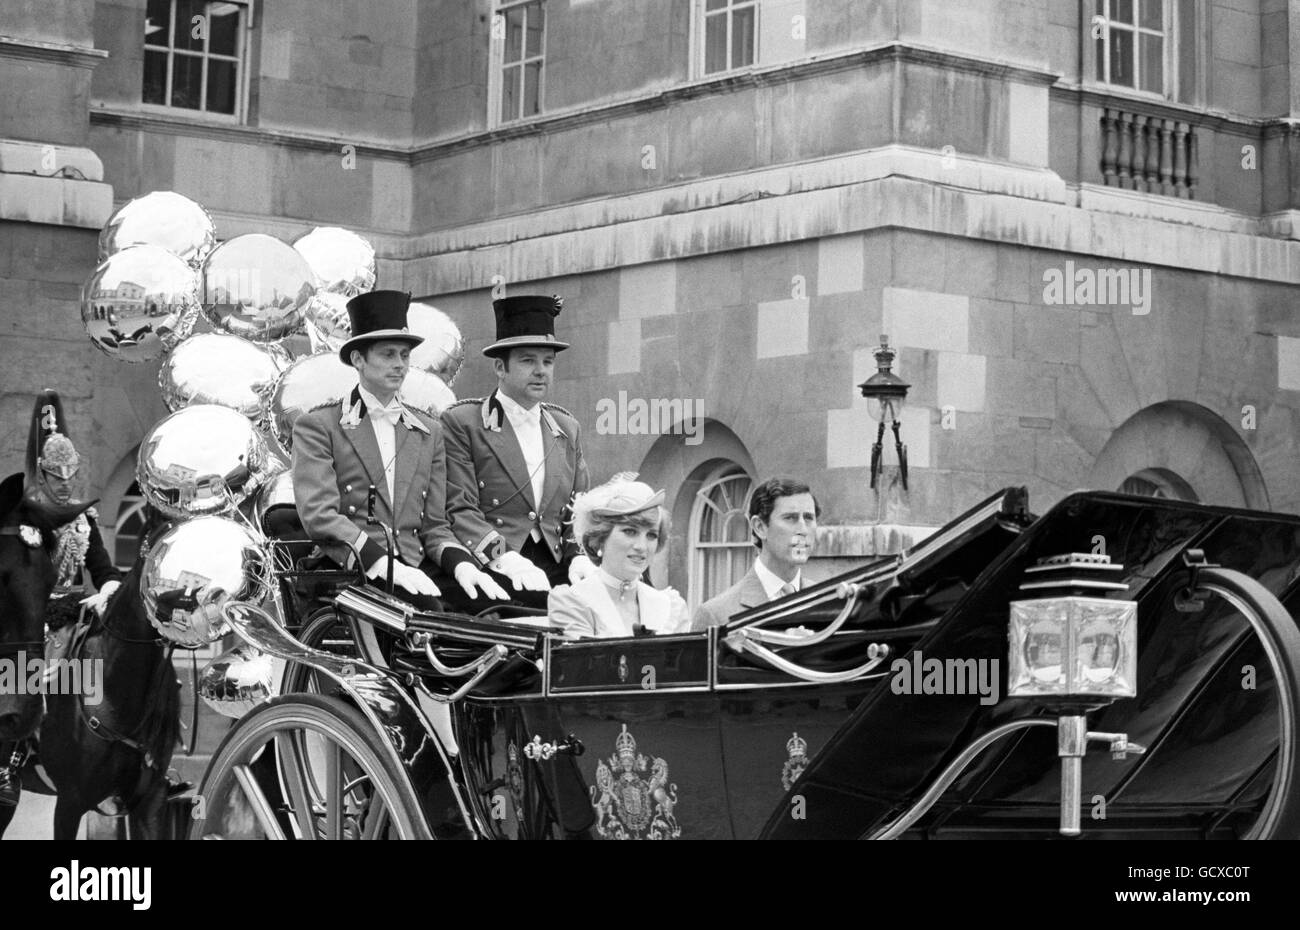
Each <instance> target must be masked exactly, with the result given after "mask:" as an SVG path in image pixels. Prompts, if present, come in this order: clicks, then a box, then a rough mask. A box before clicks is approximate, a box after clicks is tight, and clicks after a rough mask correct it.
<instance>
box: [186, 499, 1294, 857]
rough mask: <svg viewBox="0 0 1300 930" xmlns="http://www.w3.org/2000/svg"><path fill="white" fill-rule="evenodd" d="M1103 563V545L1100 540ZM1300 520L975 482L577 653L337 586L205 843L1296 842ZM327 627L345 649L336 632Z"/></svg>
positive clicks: (207, 780)
mask: <svg viewBox="0 0 1300 930" xmlns="http://www.w3.org/2000/svg"><path fill="white" fill-rule="evenodd" d="M1103 553H1104V554H1103ZM1298 577H1300V518H1297V517H1292V516H1285V515H1279V514H1270V513H1259V512H1251V511H1244V510H1232V509H1226V508H1219V507H1210V506H1203V505H1198V504H1188V503H1183V502H1177V501H1169V500H1158V499H1150V498H1136V497H1127V496H1122V495H1117V494H1109V493H1101V492H1088V493H1076V494H1073V495H1071V496H1069V497H1067V498H1066V499H1065V500H1063V501H1061V502H1060V503H1059V504H1057V505H1056V506H1055V507H1054V508H1052V509H1051V511H1050V512H1049V513H1047V514H1046V515H1044V516H1042V517H1035V516H1034V515H1033V514H1031V513H1030V512H1029V511H1028V509H1027V500H1026V496H1025V494H1024V492H1023V490H1017V489H1010V490H1007V491H1004V492H1002V493H1000V494H997V495H994V496H993V497H991V498H989V499H988V500H987V501H985V502H984V503H983V504H981V505H980V506H978V507H976V508H974V509H973V510H971V511H969V512H967V513H966V514H963V515H962V516H961V517H959V518H957V519H956V520H954V521H953V522H952V523H950V524H949V525H948V526H946V527H944V528H943V529H942V530H940V531H938V532H937V533H936V534H935V535H934V536H932V537H931V538H930V539H929V540H927V541H926V542H924V543H923V544H921V545H919V546H917V547H915V548H913V549H912V550H910V551H909V552H907V553H905V554H903V555H901V556H896V557H888V558H883V559H881V560H879V561H876V562H873V563H871V564H868V565H866V566H864V567H862V568H859V569H857V570H854V571H852V572H849V573H847V574H844V575H842V576H840V577H838V578H834V579H831V580H829V581H826V582H823V583H821V584H818V585H816V586H814V587H812V588H810V589H806V590H804V591H801V592H798V593H796V594H793V595H790V596H788V597H786V598H783V599H781V600H779V601H776V602H773V603H771V604H767V605H764V606H762V607H759V608H754V609H752V610H749V611H747V612H745V613H743V614H739V615H737V616H735V617H732V618H731V619H730V621H729V623H728V624H727V625H726V626H724V627H719V628H715V629H712V630H709V631H707V632H701V633H694V634H684V635H672V636H656V637H639V638H633V639H603V640H581V641H570V640H564V639H560V638H558V637H557V636H555V635H554V634H553V633H551V632H549V631H548V626H547V624H546V620H545V618H544V617H518V618H514V619H510V618H508V617H504V616H498V617H496V618H491V617H483V618H470V617H463V616H459V615H452V614H436V615H431V614H421V613H418V612H414V611H413V610H412V609H411V608H410V607H408V606H407V605H405V604H404V603H402V602H400V601H397V600H394V599H392V598H390V597H389V596H387V595H385V594H384V593H383V592H382V591H380V590H378V589H376V588H373V587H367V586H359V585H350V586H346V587H343V588H342V590H341V591H340V592H339V593H338V594H337V596H336V597H335V598H334V599H333V606H332V608H331V609H330V610H328V611H326V612H324V613H323V614H322V615H321V616H320V617H318V618H317V620H316V622H315V624H314V625H315V628H316V629H317V630H318V631H319V630H322V629H330V630H333V631H334V632H335V634H336V640H335V641H337V642H344V643H350V644H351V645H350V648H348V649H342V650H339V649H334V650H333V651H331V649H328V648H311V647H308V646H305V645H304V643H303V642H302V640H303V639H306V640H309V641H314V642H320V641H321V637H320V636H319V635H316V634H313V635H311V636H307V635H305V634H303V633H302V631H301V629H299V630H298V632H299V633H300V634H301V635H300V637H295V636H294V635H291V633H290V632H288V630H287V629H286V627H285V626H284V625H282V624H281V623H280V622H279V620H277V618H275V617H273V616H272V615H271V614H269V613H267V612H266V611H264V610H262V609H260V608H258V607H256V606H253V605H249V604H242V603H237V602H230V603H227V604H226V606H225V607H224V613H225V615H226V618H227V619H228V620H229V621H230V623H231V625H232V626H233V628H234V629H235V631H236V632H237V633H238V635H239V636H240V637H241V638H242V639H243V640H245V641H246V642H247V643H249V644H250V645H252V646H254V647H256V648H257V649H260V650H264V651H266V652H268V653H271V654H273V655H275V656H278V657H280V658H281V659H283V660H286V661H287V662H288V663H289V673H288V674H287V675H286V683H287V688H286V689H284V690H288V688H293V689H296V690H292V691H289V692H288V693H282V694H281V695H280V696H278V697H276V698H274V699H272V700H270V701H268V702H266V703H264V704H262V705H260V706H258V707H257V708H256V709H254V710H252V711H251V712H250V713H248V714H247V715H246V716H244V717H243V718H242V719H241V720H239V721H238V722H237V723H236V725H235V726H234V728H233V729H232V730H231V731H230V733H229V734H228V735H227V737H226V739H225V741H224V742H223V744H222V745H221V747H220V749H219V750H218V751H217V753H216V754H215V755H214V756H213V759H212V762H211V763H210V765H209V768H208V770H207V773H206V774H205V777H204V779H203V784H202V786H201V788H200V790H199V795H200V803H198V804H197V805H196V807H195V809H194V812H193V813H194V817H195V822H194V825H193V831H192V832H193V836H195V837H218V836H220V837H226V838H235V837H275V838H301V837H312V838H315V837H330V838H363V839H368V838H392V837H402V838H407V837H410V838H429V837H435V838H487V839H506V838H511V839H514V838H517V839H539V838H554V839H563V838H597V839H600V838H604V839H677V838H681V839H706V838H707V839H723V838H751V837H753V838H757V837H762V838H850V837H855V838H891V837H906V838H960V837H986V836H1001V837H1049V836H1053V835H1060V834H1065V835H1074V834H1078V835H1081V836H1083V837H1097V838H1115V837H1187V838H1207V839H1209V838H1235V837H1240V838H1262V837H1296V836H1297V835H1300V789H1297V787H1296V777H1297V776H1296V768H1297V726H1296V720H1297V716H1296V715H1297V702H1298V701H1300V633H1298V632H1297V630H1296V624H1295V621H1294V620H1293V615H1294V613H1295V610H1296V607H1297V600H1298V599H1300V585H1298V584H1297V578H1298ZM339 630H344V631H350V636H343V637H337V632H338V631H339Z"/></svg>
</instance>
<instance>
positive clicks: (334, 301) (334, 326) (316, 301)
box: [307, 291, 352, 352]
mask: <svg viewBox="0 0 1300 930" xmlns="http://www.w3.org/2000/svg"><path fill="white" fill-rule="evenodd" d="M349 300H351V298H350V297H345V296H344V295H342V294H330V293H326V292H324V291H318V292H317V293H316V296H315V297H313V298H312V299H311V301H310V302H309V303H308V304H307V325H308V326H309V327H310V329H309V332H310V333H311V334H312V335H313V336H314V337H315V338H316V340H317V341H318V342H319V343H320V348H321V349H322V350H324V349H329V350H331V351H333V352H337V351H338V350H339V348H340V347H341V346H342V345H343V343H345V342H347V341H348V339H349V338H351V336H352V320H351V319H350V318H349V317H348V301H349Z"/></svg>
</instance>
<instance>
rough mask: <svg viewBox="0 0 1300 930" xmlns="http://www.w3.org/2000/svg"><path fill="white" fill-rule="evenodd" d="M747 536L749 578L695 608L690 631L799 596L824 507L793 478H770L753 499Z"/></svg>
mask: <svg viewBox="0 0 1300 930" xmlns="http://www.w3.org/2000/svg"><path fill="white" fill-rule="evenodd" d="M748 511H749V530H750V534H751V535H752V537H753V541H754V546H755V547H756V548H757V549H758V558H756V559H754V564H753V565H752V566H750V569H749V571H748V572H746V573H745V577H744V578H741V579H740V581H738V582H736V583H735V584H734V585H732V586H731V587H730V588H728V589H727V590H725V591H723V592H722V593H721V594H719V595H718V596H717V597H714V598H710V599H709V600H707V601H705V602H704V603H703V604H701V605H700V606H699V607H698V608H696V611H695V616H694V617H693V618H691V629H692V630H705V629H708V628H709V627H711V626H719V625H721V624H724V623H726V622H727V621H728V620H729V619H731V617H733V616H735V615H736V614H738V613H740V612H741V611H743V610H748V609H749V608H751V607H757V606H758V605H759V604H766V603H767V602H768V601H775V600H778V599H780V598H783V597H786V596H788V595H790V594H794V593H795V592H796V591H801V590H803V589H804V588H805V587H806V586H807V580H806V579H805V578H804V577H803V566H805V565H807V564H808V559H809V557H810V556H811V555H812V550H813V544H814V543H815V542H816V540H817V521H818V520H819V519H820V518H821V513H822V509H821V505H820V504H818V503H817V498H815V497H813V493H812V489H811V488H809V487H808V485H806V484H804V483H803V482H802V481H797V480H795V479H793V478H769V479H768V480H767V481H764V482H763V483H762V484H760V485H759V486H758V487H756V488H754V490H753V491H752V492H751V493H750V495H749V508H748Z"/></svg>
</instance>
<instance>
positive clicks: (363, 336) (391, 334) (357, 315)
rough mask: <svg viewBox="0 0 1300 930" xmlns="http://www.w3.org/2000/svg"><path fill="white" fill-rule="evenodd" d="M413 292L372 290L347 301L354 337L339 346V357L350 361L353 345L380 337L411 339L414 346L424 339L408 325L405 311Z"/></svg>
mask: <svg viewBox="0 0 1300 930" xmlns="http://www.w3.org/2000/svg"><path fill="white" fill-rule="evenodd" d="M410 306H411V295H410V294H408V293H407V292H406V291H371V292H370V293H369V294H358V295H357V296H356V297H353V298H352V299H351V300H349V301H348V319H350V320H351V321H352V338H350V339H349V340H348V341H347V342H345V343H343V345H341V346H340V347H339V358H340V359H342V360H343V364H344V365H351V364H352V360H351V355H352V350H353V349H360V348H361V347H362V346H364V345H366V344H367V343H370V342H376V341H378V340H380V339H396V340H398V341H399V342H408V343H410V344H411V348H415V347H416V346H418V345H419V344H420V343H422V342H424V337H423V336H417V335H416V334H415V333H413V332H411V331H410V330H409V329H408V328H407V326H406V311H407V310H409V309H410Z"/></svg>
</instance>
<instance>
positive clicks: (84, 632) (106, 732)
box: [68, 610, 176, 769]
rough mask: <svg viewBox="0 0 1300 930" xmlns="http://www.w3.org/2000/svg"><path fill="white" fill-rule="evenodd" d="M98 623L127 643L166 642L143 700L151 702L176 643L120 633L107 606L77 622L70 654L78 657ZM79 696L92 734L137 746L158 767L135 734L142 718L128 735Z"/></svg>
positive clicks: (149, 763) (80, 711)
mask: <svg viewBox="0 0 1300 930" xmlns="http://www.w3.org/2000/svg"><path fill="white" fill-rule="evenodd" d="M96 627H98V628H101V629H103V631H104V632H105V633H106V634H108V635H109V636H111V637H112V638H113V639H116V640H117V641H118V642H121V643H127V644H129V645H132V646H165V647H166V648H165V649H164V650H163V654H162V657H161V659H160V661H159V663H158V665H157V669H158V671H156V672H155V673H154V677H153V680H152V681H150V682H149V690H148V691H147V692H146V693H145V697H144V701H143V702H142V703H144V704H145V705H148V704H149V702H150V701H151V700H152V699H153V697H154V695H156V694H157V693H158V690H159V688H160V687H161V685H162V682H161V681H160V680H159V679H160V677H161V676H162V675H165V674H166V673H167V670H168V669H170V668H171V664H172V652H173V651H174V650H175V648H176V646H175V644H174V643H169V642H167V641H165V640H164V639H162V637H160V636H153V637H150V638H148V639H139V638H136V637H132V636H127V635H125V634H123V633H120V632H118V631H117V630H114V629H113V628H112V627H111V626H109V623H108V611H107V610H105V612H104V615H103V616H98V615H97V616H96V617H95V618H94V619H93V620H91V622H90V623H87V624H84V625H79V626H78V628H77V630H76V631H75V632H74V633H73V637H72V642H71V643H69V644H68V657H69V658H73V659H75V658H76V657H77V654H78V652H79V651H80V650H81V648H82V647H83V646H84V645H85V643H86V640H87V639H89V638H90V636H91V634H92V633H94V632H95V629H96ZM76 699H77V714H78V715H79V716H80V717H81V721H82V723H84V724H85V725H86V729H88V730H89V731H90V732H91V733H92V734H94V735H95V736H97V737H98V738H99V739H102V740H104V741H105V742H108V743H121V744H122V745H124V746H127V747H129V748H130V749H134V750H135V751H136V752H138V753H140V755H141V756H142V757H143V759H144V764H145V766H146V767H147V768H150V769H152V768H155V762H156V760H155V759H154V758H153V753H151V752H150V751H149V750H148V749H147V748H146V747H145V746H144V745H143V744H142V743H141V742H140V741H139V740H138V739H137V738H136V737H137V736H138V735H139V732H138V731H139V728H140V726H143V724H144V721H143V720H142V721H141V722H140V724H138V725H137V727H136V730H135V731H134V732H132V733H131V735H127V734H125V733H121V732H119V731H117V730H116V729H114V728H113V727H111V726H109V725H108V724H107V723H105V722H104V721H103V720H101V719H100V718H99V717H98V716H96V715H94V714H91V713H88V712H87V711H86V704H85V702H84V701H83V700H82V695H80V694H78V695H77V696H76Z"/></svg>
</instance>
